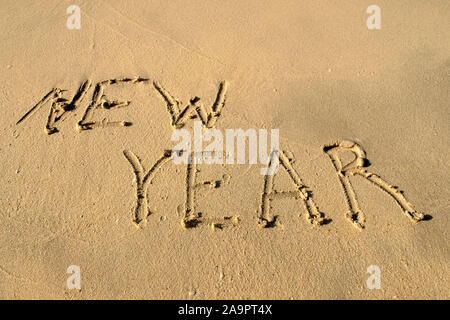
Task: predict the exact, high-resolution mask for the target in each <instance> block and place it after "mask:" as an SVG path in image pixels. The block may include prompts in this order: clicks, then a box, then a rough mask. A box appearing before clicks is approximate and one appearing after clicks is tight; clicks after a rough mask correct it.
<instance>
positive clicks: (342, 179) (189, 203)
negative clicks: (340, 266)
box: [17, 77, 430, 230]
mask: <svg viewBox="0 0 450 320" xmlns="http://www.w3.org/2000/svg"><path fill="white" fill-rule="evenodd" d="M148 81H149V80H148V79H144V78H142V77H134V78H122V79H111V80H105V81H101V82H98V83H97V84H96V85H95V89H94V92H93V94H92V99H91V102H90V103H89V104H88V106H87V108H86V110H85V113H84V115H83V117H82V119H81V120H80V121H79V122H78V123H77V128H78V129H79V130H80V131H84V130H92V129H95V128H105V127H116V126H122V127H127V126H130V125H132V124H131V123H130V122H127V121H108V120H106V119H103V120H102V121H99V120H95V117H94V114H95V111H96V110H98V109H105V110H110V109H114V108H121V107H126V106H128V105H129V104H130V103H131V101H117V100H109V99H108V98H107V97H106V96H105V92H104V91H105V88H107V87H108V86H111V85H116V84H132V85H137V84H141V83H145V82H148ZM91 86H92V82H91V80H87V81H85V82H84V83H82V84H81V86H80V88H79V89H78V91H77V92H76V94H75V95H74V96H73V97H72V98H71V99H65V98H63V94H64V92H65V91H66V90H61V89H59V88H53V89H52V90H50V91H49V92H48V93H47V94H46V95H45V96H44V97H43V98H42V99H41V100H40V101H39V102H38V103H37V104H36V105H34V106H33V107H32V108H31V109H30V110H29V111H28V112H26V113H25V114H24V115H23V116H22V118H20V119H19V121H17V125H19V124H20V123H22V122H23V121H24V120H26V119H27V118H29V117H30V116H31V115H32V114H33V113H35V112H36V111H37V110H38V109H40V108H41V107H42V106H43V105H44V104H46V103H47V102H50V105H51V107H50V112H49V116H48V120H47V123H46V125H45V132H46V133H47V134H54V133H57V132H58V129H57V127H56V124H57V123H58V121H60V120H61V119H63V118H64V117H65V116H66V115H67V113H69V112H71V111H73V110H75V109H76V108H77V107H78V106H79V104H80V102H81V101H82V100H83V99H84V97H85V96H86V94H87V92H88V90H89V89H90V88H91ZM153 88H154V90H155V91H156V92H157V93H158V94H159V95H160V96H161V98H162V99H163V101H164V103H165V104H166V106H167V111H168V113H169V116H170V126H171V127H172V129H179V128H182V127H183V126H184V125H185V124H186V122H187V121H188V120H189V119H194V118H195V119H199V120H200V121H201V126H202V127H203V129H204V130H206V131H207V130H209V129H211V128H214V126H215V125H216V123H217V120H218V119H219V118H220V116H221V114H222V111H223V108H224V107H225V100H226V94H227V88H228V84H227V82H226V81H222V82H220V84H219V88H218V92H217V96H216V98H215V101H214V102H213V104H212V105H211V106H210V107H209V106H205V105H204V104H203V103H202V102H201V99H200V98H199V97H197V96H194V97H193V98H191V99H190V100H189V103H188V104H186V105H183V103H182V102H181V101H180V100H179V99H177V98H175V97H174V96H172V95H171V94H170V93H169V91H168V90H167V89H165V88H164V87H163V86H162V85H161V84H160V83H159V82H157V81H154V82H153ZM181 152H188V153H189V158H195V157H197V156H198V155H195V154H194V153H192V152H190V151H188V150H165V151H163V152H162V155H161V156H160V157H159V159H158V160H157V161H156V163H155V164H154V165H153V166H152V167H151V168H150V170H148V171H146V170H145V169H144V167H143V166H142V164H141V161H140V160H139V158H138V157H137V156H136V155H135V154H134V153H133V152H132V151H130V150H125V151H123V155H124V156H125V158H126V159H127V160H128V162H129V163H130V165H131V167H132V169H133V171H134V175H135V178H136V204H135V208H134V213H133V222H134V223H135V224H136V225H137V226H138V227H144V226H145V225H146V224H147V221H148V218H149V216H150V214H151V212H150V210H149V199H148V186H149V184H151V182H152V179H153V178H154V177H155V175H156V174H157V173H158V170H159V169H160V168H162V167H163V166H167V165H168V164H169V163H172V164H173V163H174V161H170V159H171V158H173V156H174V154H180V153H181ZM274 152H275V153H274ZM323 152H324V154H325V155H326V156H328V157H329V158H330V161H331V165H332V166H333V167H334V169H335V170H336V175H337V178H338V180H339V183H340V185H341V187H342V192H343V195H344V200H345V203H346V205H347V212H346V213H345V217H346V219H347V220H348V221H349V222H350V223H351V224H352V225H353V226H354V227H356V228H357V229H359V230H362V229H364V228H365V227H366V217H365V214H364V213H363V211H362V210H361V208H360V207H359V203H358V199H357V196H356V192H355V190H354V188H353V186H352V184H351V182H350V177H352V176H355V175H356V176H360V177H362V178H364V179H366V180H368V181H370V182H371V183H372V184H373V185H375V186H376V187H378V188H379V189H380V190H382V191H383V192H384V193H386V194H387V195H388V196H390V197H391V198H392V199H393V200H394V201H395V202H396V203H397V205H398V206H399V207H400V209H401V210H402V212H403V213H404V214H405V215H406V216H407V217H408V218H409V219H410V220H411V221H413V222H418V221H421V220H425V219H427V218H430V216H428V215H424V214H422V213H419V212H417V211H416V210H415V209H414V207H413V206H412V205H411V204H410V203H409V202H408V201H407V200H406V198H405V197H404V195H403V193H402V191H400V190H399V189H398V188H397V187H394V186H393V185H391V184H389V183H388V182H386V181H385V180H384V179H382V178H381V177H379V176H378V175H376V174H374V173H372V172H369V171H368V170H367V167H368V163H369V161H368V160H367V158H366V153H365V151H364V150H363V148H362V147H361V146H360V145H358V144H357V143H355V142H352V141H338V142H333V143H330V144H327V145H325V146H323ZM348 152H350V153H351V154H352V155H353V160H352V161H350V162H349V163H347V164H344V162H343V160H342V157H341V155H342V153H348ZM274 154H276V157H273V155H274ZM273 161H277V163H276V164H274V163H272V162H273ZM294 162H295V159H294V156H293V154H292V153H291V152H289V151H287V150H282V149H279V150H278V148H277V150H272V157H270V160H269V164H268V166H269V168H272V167H275V168H276V170H273V171H272V174H266V175H264V176H263V177H262V178H261V198H260V204H259V208H258V215H259V226H260V227H262V228H273V227H277V226H281V224H280V222H279V220H278V216H275V215H273V213H272V210H271V209H272V201H273V200H275V199H289V198H291V199H295V200H297V201H301V202H302V204H303V206H304V209H305V212H306V214H305V218H306V221H307V222H308V223H309V224H311V225H313V226H320V225H323V224H325V223H328V222H330V221H331V220H330V219H328V218H326V217H325V215H324V213H322V212H320V210H319V207H318V205H317V204H316V203H315V201H314V199H313V193H312V190H310V189H309V188H308V187H307V186H306V185H307V184H305V183H304V182H303V180H302V179H301V177H300V174H299V173H298V171H297V170H296V169H295V167H294V165H293V164H294ZM278 164H280V169H282V171H284V172H286V173H287V174H288V176H289V178H290V180H291V184H292V190H290V191H286V190H283V191H281V190H277V189H276V188H275V180H276V179H277V176H278V174H280V173H279V172H278ZM175 165H176V164H175ZM178 165H182V164H178ZM184 165H185V167H186V170H185V200H184V203H183V204H182V205H180V206H178V209H177V210H178V213H179V214H181V216H182V219H181V225H182V226H183V228H185V229H189V228H194V227H196V226H198V225H205V224H206V225H209V226H211V228H212V229H213V230H216V229H222V228H224V227H227V226H236V225H238V224H239V222H240V221H241V217H239V216H237V215H234V216H223V217H222V218H208V217H205V216H203V215H202V214H201V213H200V212H198V211H197V210H196V207H197V199H198V197H197V193H198V192H200V191H201V189H204V188H205V187H206V188H208V189H210V190H211V189H218V188H220V187H222V186H224V185H227V184H230V183H232V177H231V176H229V175H225V176H223V178H222V179H221V180H212V181H202V182H198V181H197V172H198V171H199V169H198V168H197V166H198V163H197V162H196V161H188V162H187V163H185V164H184Z"/></svg>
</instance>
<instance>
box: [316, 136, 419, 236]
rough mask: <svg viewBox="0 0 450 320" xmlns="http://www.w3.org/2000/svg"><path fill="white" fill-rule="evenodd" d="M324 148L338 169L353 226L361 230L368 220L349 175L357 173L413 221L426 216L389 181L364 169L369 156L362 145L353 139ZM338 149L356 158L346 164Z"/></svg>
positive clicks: (349, 218) (348, 215) (348, 214)
mask: <svg viewBox="0 0 450 320" xmlns="http://www.w3.org/2000/svg"><path fill="white" fill-rule="evenodd" d="M323 150H324V152H325V153H326V154H327V155H328V156H329V157H330V160H331V162H332V164H333V166H334V168H335V169H336V172H337V176H338V178H339V181H340V183H341V186H342V190H343V192H344V195H345V199H346V203H347V207H348V212H347V213H346V217H347V219H348V220H349V221H350V222H351V223H352V225H353V226H355V227H356V228H358V229H360V230H361V229H364V228H365V222H366V218H365V215H364V213H363V212H362V210H361V209H360V208H359V204H358V200H357V197H356V194H355V191H354V190H353V187H352V184H351V183H350V180H349V175H355V174H357V175H360V176H361V177H363V178H365V179H367V180H369V181H370V182H372V183H373V184H374V185H376V186H377V187H379V188H380V189H381V190H383V191H384V192H386V193H387V194H388V195H390V196H391V197H392V198H393V199H394V200H395V202H396V203H397V204H398V205H399V207H400V208H401V209H402V211H403V213H404V214H405V215H406V216H407V217H408V218H409V219H410V220H411V221H414V222H418V221H421V220H423V219H424V218H425V215H424V214H422V213H419V212H417V211H416V210H415V209H414V207H413V206H412V204H411V203H409V202H408V201H407V200H406V198H405V197H404V196H403V194H402V192H401V191H400V190H398V189H397V188H396V187H394V186H392V185H390V184H389V183H387V182H386V181H385V180H383V179H382V178H380V177H379V176H378V175H375V174H373V173H371V172H368V171H367V170H366V169H364V167H366V166H367V165H366V164H367V158H366V153H365V151H364V150H363V148H362V147H361V146H360V145H358V144H357V143H355V142H352V141H346V140H344V141H340V142H335V143H331V144H328V145H325V146H324V147H323ZM338 151H350V152H352V153H353V155H354V156H355V158H354V159H353V160H352V161H351V162H350V163H348V164H347V165H345V166H344V165H343V163H342V161H341V159H340V158H339V156H338V155H337V152H338Z"/></svg>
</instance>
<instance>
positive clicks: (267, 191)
mask: <svg viewBox="0 0 450 320" xmlns="http://www.w3.org/2000/svg"><path fill="white" fill-rule="evenodd" d="M274 152H276V151H274ZM273 160H274V153H272V156H271V160H270V163H269V167H272V161H273ZM293 161H294V157H293V156H292V155H290V154H289V153H288V152H286V151H281V152H280V153H279V162H280V163H281V166H282V167H283V168H284V170H286V172H287V173H288V175H289V177H290V179H291V181H292V182H293V184H294V187H295V190H294V191H277V190H275V189H274V180H275V176H276V174H272V175H265V176H264V189H263V193H262V196H261V206H260V226H261V227H263V228H269V227H274V226H276V225H277V224H278V223H277V217H276V216H274V215H272V214H271V213H270V209H271V201H272V200H274V199H283V198H294V199H299V198H300V199H301V200H302V201H303V205H304V207H305V209H306V220H307V221H308V222H309V223H310V224H312V225H316V226H319V225H321V224H323V223H324V222H326V219H325V218H324V215H323V213H321V212H320V211H319V209H318V207H317V205H316V204H315V202H314V200H313V198H312V193H311V191H310V190H308V188H307V187H306V186H305V184H304V183H303V181H302V180H301V178H300V176H299V174H298V173H297V171H296V170H295V169H294V167H293V166H292V162H293Z"/></svg>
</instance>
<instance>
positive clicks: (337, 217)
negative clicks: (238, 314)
mask: <svg viewBox="0 0 450 320" xmlns="http://www.w3.org/2000/svg"><path fill="white" fill-rule="evenodd" d="M371 4H376V5H378V6H379V7H380V8H381V23H382V24H381V26H382V27H381V30H369V29H368V28H367V26H366V20H367V18H368V16H369V14H367V13H366V9H367V7H368V6H369V5H371ZM71 5H77V6H79V8H80V10H81V11H80V13H81V29H69V28H68V27H67V19H68V17H69V16H70V14H68V13H67V12H66V9H67V8H68V7H69V6H71ZM0 15H1V17H2V19H1V21H0V30H1V31H0V39H1V45H0V46H1V54H0V70H1V72H0V108H1V112H2V116H1V117H0V170H1V173H2V174H1V175H0V186H1V190H0V298H1V299H44V298H49V299H137V298H144V299H354V298H358V299H422V298H424V299H432V298H437V299H449V298H450V285H449V281H448V280H449V277H450V254H449V253H450V251H449V243H450V233H449V225H450V218H449V213H450V202H449V199H450V188H449V184H450V170H449V169H450V148H449V147H450V138H449V137H450V130H449V129H450V126H449V124H450V112H449V107H450V105H449V103H450V41H449V40H450V2H449V1H447V0H440V1H439V0H436V1H421V0H398V1H397V0H396V1H387V0H386V1H382V0H377V1H376V3H373V1H356V0H355V1H305V0H302V1H300V0H296V1H215V0H214V1H200V0H191V1H178V0H176V1H141V0H127V1H118V0H108V1H106V0H96V1H87V0H78V1H75V0H73V1H72V0H70V1H49V0H45V1H31V0H14V1H13V0H2V1H1V3H0ZM196 121H197V122H196ZM195 123H198V124H199V125H201V128H202V129H201V131H202V132H208V131H210V130H219V131H221V132H225V130H226V129H229V128H234V129H236V128H241V129H243V130H247V129H255V130H256V131H258V130H260V129H265V130H267V131H268V132H270V130H271V129H278V130H279V146H280V149H279V168H278V169H279V170H278V172H277V173H276V174H275V175H262V174H261V172H260V171H261V168H262V167H263V166H262V165H261V164H260V163H258V164H250V163H248V162H246V163H244V164H237V163H234V164H214V165H208V164H204V163H203V164H194V163H191V164H189V165H186V164H175V163H174V162H173V161H172V159H171V154H170V150H172V149H173V148H174V146H175V144H176V142H174V141H171V135H172V133H173V132H174V130H178V129H185V130H188V132H193V130H194V126H195ZM204 144H205V145H206V143H204ZM168 150H169V151H168ZM73 265H75V266H79V267H80V270H81V289H80V290H78V289H70V288H68V287H67V279H68V277H69V276H70V274H68V273H67V269H68V267H69V266H73ZM373 265H375V266H378V267H379V269H380V271H381V285H380V288H379V289H369V288H368V284H367V279H368V278H369V276H370V274H369V273H368V271H367V269H368V267H369V266H373Z"/></svg>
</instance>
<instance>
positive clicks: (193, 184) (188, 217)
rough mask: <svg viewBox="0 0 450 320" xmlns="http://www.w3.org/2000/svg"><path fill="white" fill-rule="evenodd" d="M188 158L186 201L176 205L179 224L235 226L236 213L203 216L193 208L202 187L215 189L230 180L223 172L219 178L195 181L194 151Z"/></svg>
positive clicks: (187, 226) (187, 225)
mask: <svg viewBox="0 0 450 320" xmlns="http://www.w3.org/2000/svg"><path fill="white" fill-rule="evenodd" d="M189 157H190V160H192V161H189V163H188V164H187V165H186V201H185V203H184V206H179V207H178V213H179V214H181V215H182V220H181V225H182V227H183V228H185V229H188V228H193V227H196V226H197V225H199V224H209V225H210V226H211V227H212V229H213V230H215V229H222V228H224V227H228V226H235V225H237V224H238V223H239V221H240V218H239V216H237V215H234V216H224V217H221V218H208V217H204V216H203V215H202V213H199V212H197V211H196V210H195V203H196V194H197V192H198V190H200V189H203V188H208V189H217V188H220V187H222V186H224V185H227V184H228V183H229V182H230V179H231V176H229V175H227V174H224V175H223V177H222V179H220V180H207V181H203V182H200V183H198V182H197V172H198V170H197V164H196V161H195V159H194V152H191V154H190V155H189Z"/></svg>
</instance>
